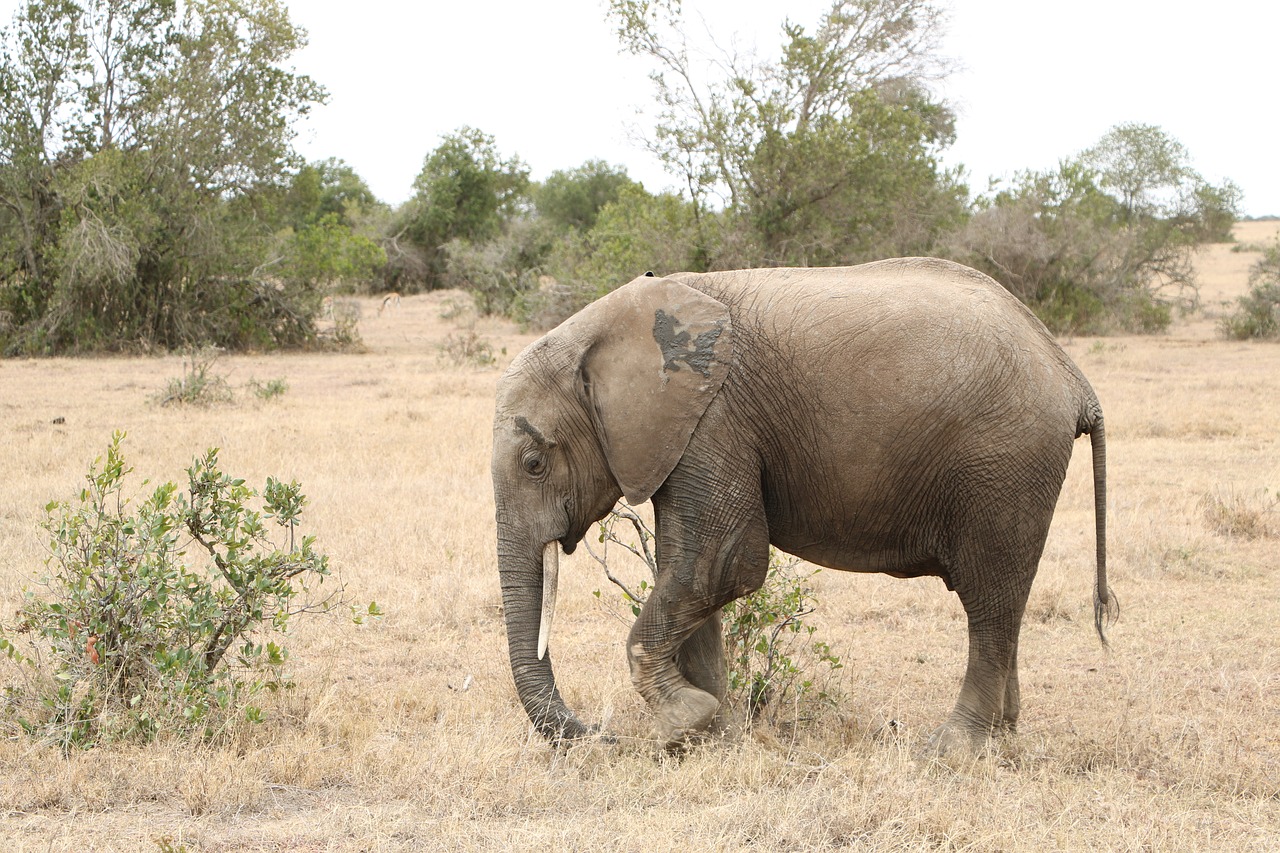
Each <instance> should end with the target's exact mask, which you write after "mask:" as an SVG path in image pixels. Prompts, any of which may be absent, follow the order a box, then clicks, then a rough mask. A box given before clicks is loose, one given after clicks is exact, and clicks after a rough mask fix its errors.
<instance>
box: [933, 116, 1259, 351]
mask: <svg viewBox="0 0 1280 853" xmlns="http://www.w3.org/2000/svg"><path fill="white" fill-rule="evenodd" d="M1188 163H1189V157H1188V155H1187V152H1186V149H1185V148H1183V146H1182V145H1181V144H1180V143H1178V142H1177V141H1176V140H1174V139H1172V138H1170V137H1169V136H1168V135H1167V134H1165V133H1164V132H1163V131H1161V130H1160V129H1159V128H1153V127H1150V126H1146V125H1121V126H1119V127H1117V128H1115V129H1113V130H1112V131H1110V132H1109V133H1107V134H1106V135H1105V136H1104V137H1103V138H1102V140H1100V141H1099V143H1098V144H1097V145H1094V146H1092V147H1091V148H1089V149H1088V150H1086V151H1085V152H1083V153H1082V154H1080V155H1079V156H1077V157H1075V158H1072V159H1069V160H1065V161H1063V162H1062V163H1061V164H1059V166H1058V168H1057V169H1056V170H1050V171H1044V172H1023V173H1020V174H1019V175H1018V176H1017V177H1015V179H1014V180H1013V182H1012V183H1011V185H1010V186H1008V187H1005V188H1003V189H1001V190H999V191H998V192H996V193H995V194H994V195H993V196H991V197H988V198H985V199H981V200H979V203H978V210H977V212H976V213H975V215H974V216H973V218H972V219H971V220H970V221H969V222H968V223H967V224H966V225H965V227H964V228H963V229H961V230H960V231H959V232H958V233H957V235H956V237H955V240H954V244H953V246H952V250H951V251H952V254H953V256H954V257H956V258H957V259H958V260H962V261H964V262H966V263H970V264H972V265H973V266H976V267H978V268H979V269H982V270H984V271H985V272H987V273H988V274H990V275H991V276H992V277H994V278H995V279H997V280H998V281H1000V282H1001V283H1002V284H1004V285H1005V287H1007V288H1009V290H1010V291H1012V292H1013V293H1014V294H1015V295H1017V296H1018V297H1019V298H1020V299H1022V300H1023V301H1024V302H1026V303H1027V304H1028V305H1029V306H1031V307H1032V309H1033V310H1035V311H1036V313H1037V314H1038V315H1039V316H1040V318H1041V319H1042V320H1044V321H1045V323H1046V325H1048V326H1049V328H1050V329H1052V330H1054V331H1057V332H1068V333H1087V334H1088V333H1093V334H1096V333H1101V332H1106V331H1110V330H1113V329H1116V328H1120V329H1124V330H1127V331H1136V332H1153V331H1159V330H1161V329H1164V328H1165V327H1167V326H1168V324H1169V322H1170V321H1171V319H1172V316H1173V314H1172V312H1173V309H1174V308H1177V307H1182V308H1190V307H1192V306H1194V305H1195V303H1196V297H1197V291H1196V281H1195V276H1194V269H1193V266H1192V263H1191V255H1192V251H1193V249H1194V248H1195V246H1196V245H1197V243H1198V242H1199V241H1200V240H1202V239H1205V237H1206V236H1208V235H1210V234H1211V233H1213V232H1215V231H1218V230H1221V229H1222V227H1223V221H1224V220H1225V219H1228V218H1229V219H1231V220H1232V221H1234V205H1235V204H1236V203H1237V199H1238V191H1237V190H1235V189H1234V188H1233V185H1231V184H1230V183H1229V182H1228V184H1227V185H1225V187H1223V188H1216V187H1212V186H1210V185H1208V184H1207V183H1206V182H1204V181H1203V179H1201V178H1200V177H1199V175H1197V174H1196V173H1195V172H1194V171H1193V170H1192V169H1191V168H1190V166H1189V165H1188Z"/></svg>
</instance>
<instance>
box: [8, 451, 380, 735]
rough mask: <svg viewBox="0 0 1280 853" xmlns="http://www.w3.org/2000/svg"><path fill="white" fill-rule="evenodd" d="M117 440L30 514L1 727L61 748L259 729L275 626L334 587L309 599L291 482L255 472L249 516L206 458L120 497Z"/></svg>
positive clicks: (275, 647) (305, 549) (307, 559)
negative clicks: (64, 491) (137, 496)
mask: <svg viewBox="0 0 1280 853" xmlns="http://www.w3.org/2000/svg"><path fill="white" fill-rule="evenodd" d="M124 437H125V436H124V433H119V432H118V433H116V434H115V435H114V437H113V438H112V441H111V445H110V446H109V447H108V449H107V453H106V456H105V459H104V458H102V457H99V458H98V459H97V460H95V461H94V462H93V464H91V465H90V467H89V472H88V475H87V477H86V481H87V482H86V486H85V487H84V488H83V489H82V490H81V491H80V493H79V495H78V496H77V497H76V498H75V499H72V500H67V501H53V502H51V503H49V504H48V505H47V506H46V507H45V512H46V515H45V520H44V522H43V524H42V526H43V528H44V530H45V531H46V532H47V533H48V535H49V557H48V559H47V561H46V566H47V567H48V570H49V571H48V574H47V575H46V576H45V577H44V578H43V579H42V581H41V584H40V585H41V586H42V587H43V588H44V589H43V593H42V594H37V593H35V592H32V591H30V590H28V591H27V593H26V597H25V600H24V602H23V604H22V606H21V608H20V609H19V611H18V622H17V624H16V625H15V626H12V627H6V628H3V629H2V630H0V650H3V651H5V652H6V653H7V654H8V656H9V657H10V658H11V659H12V660H13V661H16V662H17V663H18V664H19V665H20V672H22V673H23V674H24V676H25V679H24V683H22V684H21V685H20V686H19V687H16V688H14V687H10V689H9V691H8V695H7V697H6V698H7V703H6V709H5V714H4V718H3V719H4V722H6V723H10V724H16V725H17V726H18V727H20V728H21V729H22V730H24V731H25V732H27V733H28V734H32V735H38V736H40V737H44V738H48V739H50V740H53V741H55V742H57V743H59V744H61V745H62V746H63V748H64V749H65V748H71V747H82V748H84V747H92V746H94V745H96V744H98V743H102V742H105V741H112V740H119V739H141V740H150V739H153V738H156V737H158V736H160V735H162V734H174V735H179V736H194V737H200V738H210V737H214V736H216V735H217V734H218V733H219V732H222V731H224V730H225V728H226V727H227V726H228V725H230V724H231V723H232V722H233V721H235V720H237V719H243V720H248V721H250V722H258V721H260V720H261V719H262V716H263V715H262V711H261V709H260V708H259V707H258V706H256V705H254V704H252V700H253V697H254V696H255V695H257V694H259V693H260V692H261V691H263V690H271V691H274V690H280V689H285V688H288V687H290V686H292V685H291V682H290V681H289V680H288V676H287V674H286V672H285V664H286V663H287V661H288V659H289V652H288V649H287V648H285V646H284V645H283V644H282V642H281V640H282V637H283V635H284V634H285V633H286V631H287V629H288V627H289V625H290V621H291V619H292V618H293V617H295V616H297V615H299V614H301V613H306V612H313V611H327V610H329V609H331V608H332V607H334V606H335V605H337V604H338V603H339V595H340V593H341V588H340V587H339V588H338V589H336V590H333V591H332V592H330V593H329V594H327V595H323V596H321V595H319V594H318V593H317V592H316V587H318V585H319V584H321V583H322V582H323V581H324V579H325V578H326V577H328V576H329V565H328V558H327V557H325V556H324V555H323V554H321V553H319V552H318V551H316V549H315V541H314V537H311V536H304V537H299V535H298V524H299V522H300V519H301V514H302V509H303V507H304V506H305V504H306V498H305V497H304V496H303V494H302V492H301V490H300V487H299V486H298V484H297V483H296V482H292V483H283V482H280V481H279V480H275V479H272V478H268V479H267V482H266V486H265V487H264V488H263V490H262V493H261V507H262V508H261V509H260V510H256V509H253V508H251V503H253V502H254V501H255V498H258V497H259V495H258V493H257V492H255V491H253V490H252V489H250V488H249V487H247V486H246V485H245V484H244V481H243V480H239V479H233V478H231V477H230V476H228V475H226V474H224V473H222V471H221V470H219V464H218V451H217V450H216V449H211V450H209V451H207V452H206V453H205V454H204V455H203V456H201V457H198V458H197V459H195V461H194V462H193V463H192V466H191V467H190V468H189V469H188V471H187V474H188V488H187V494H182V493H180V492H179V489H178V487H177V486H176V485H175V484H173V483H171V482H169V483H165V484H163V485H161V486H159V487H157V488H156V489H155V490H154V491H153V492H152V493H151V494H150V495H146V496H144V497H143V498H142V499H141V500H140V501H137V502H135V501H134V500H132V499H130V498H128V497H126V496H125V494H124V485H125V484H124V481H125V478H126V477H127V476H128V474H129V473H130V472H131V471H132V469H131V468H129V467H127V466H126V464H125V461H124V457H123V454H122V452H121V445H122V443H123V440H124ZM144 485H145V484H144ZM367 613H369V614H374V615H376V614H377V608H376V605H372V604H371V605H369V608H368V610H367Z"/></svg>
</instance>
